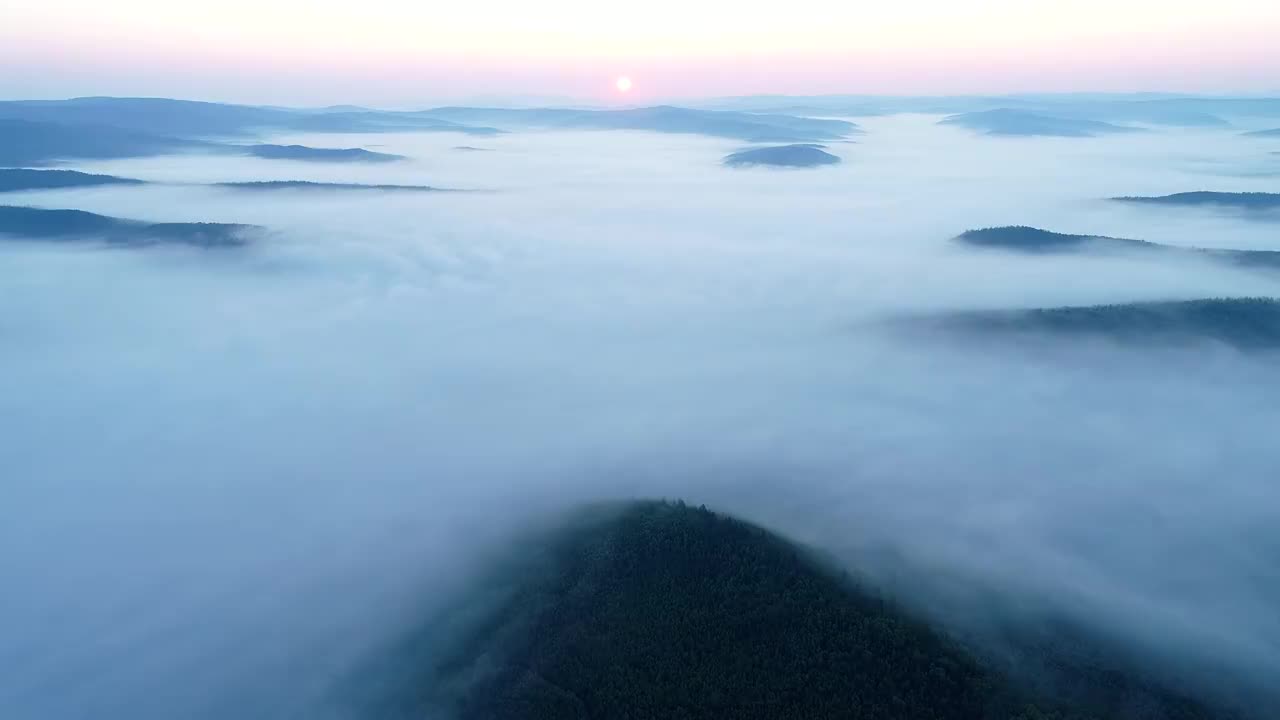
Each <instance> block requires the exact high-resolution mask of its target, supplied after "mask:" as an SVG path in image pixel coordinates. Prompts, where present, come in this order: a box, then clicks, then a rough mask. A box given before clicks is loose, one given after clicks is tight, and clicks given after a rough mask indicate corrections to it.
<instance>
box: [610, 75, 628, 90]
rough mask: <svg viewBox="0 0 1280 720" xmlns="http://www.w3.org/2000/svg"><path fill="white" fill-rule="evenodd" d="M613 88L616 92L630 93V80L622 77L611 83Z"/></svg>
mask: <svg viewBox="0 0 1280 720" xmlns="http://www.w3.org/2000/svg"><path fill="white" fill-rule="evenodd" d="M613 84H614V87H616V88H618V92H622V93H624V92H631V78H629V77H627V76H626V75H623V76H622V77H620V78H618V79H617V80H615V81H614V82H613Z"/></svg>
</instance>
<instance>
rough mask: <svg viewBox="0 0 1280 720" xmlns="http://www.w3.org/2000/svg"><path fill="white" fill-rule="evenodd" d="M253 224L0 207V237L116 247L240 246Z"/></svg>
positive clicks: (254, 228)
mask: <svg viewBox="0 0 1280 720" xmlns="http://www.w3.org/2000/svg"><path fill="white" fill-rule="evenodd" d="M256 230H258V228H257V227H255V226H253V225H239V224H229V223H206V222H195V223H189V222H176V223H148V222H142V221H138V220H125V219H122V218H115V217H108V216H106V215H97V214H95V213H90V212H84V211H83V210H46V209H41V208H31V207H14V206H0V237H7V238H11V239H20V240H39V241H54V242H104V243H107V244H109V245H116V246H132V247H145V246H152V245H166V244H168V245H190V246H195V247H201V248H230V247H239V246H242V245H245V244H247V243H248V242H249V240H250V237H251V235H252V234H253V233H254V232H255V231H256Z"/></svg>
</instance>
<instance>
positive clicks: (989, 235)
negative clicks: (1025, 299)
mask: <svg viewBox="0 0 1280 720" xmlns="http://www.w3.org/2000/svg"><path fill="white" fill-rule="evenodd" d="M956 240H957V241H959V242H961V243H964V244H966V245H972V246H974V247H983V248H999V249H1001V250H1015V251H1018V252H1031V253H1050V252H1064V251H1075V250H1080V249H1083V248H1085V247H1097V248H1101V247H1111V248H1123V249H1134V250H1144V249H1153V248H1158V247H1160V246H1159V245H1156V244H1155V243H1149V242H1146V241H1144V240H1127V239H1124V238H1112V237H1101V236H1094V235H1069V234H1065V233H1057V232H1050V231H1048V230H1041V229H1040V228H1033V227H1027V226H1025V225H1011V226H1005V227H989V228H982V229H979V230H966V231H965V232H963V233H961V234H960V235H957V236H956Z"/></svg>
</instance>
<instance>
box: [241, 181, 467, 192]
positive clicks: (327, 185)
mask: <svg viewBox="0 0 1280 720" xmlns="http://www.w3.org/2000/svg"><path fill="white" fill-rule="evenodd" d="M216 186H217V187H224V188H231V189H233V190H383V191H405V192H449V191H448V190H446V189H444V188H436V187H431V186H429V185H370V184H364V183H337V182H312V181H310V180H254V181H249V182H223V183H217V184H216Z"/></svg>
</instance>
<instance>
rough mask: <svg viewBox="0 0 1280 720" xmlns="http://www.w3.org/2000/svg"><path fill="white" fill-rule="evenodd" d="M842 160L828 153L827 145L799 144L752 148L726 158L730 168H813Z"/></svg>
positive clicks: (834, 163) (726, 163)
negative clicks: (765, 166)
mask: <svg viewBox="0 0 1280 720" xmlns="http://www.w3.org/2000/svg"><path fill="white" fill-rule="evenodd" d="M839 162H840V158H839V157H837V156H835V155H832V154H831V153H829V152H827V151H826V146H825V145H815V144H812V143H799V144H795V145H776V146H773V147H762V148H750V149H747V150H740V151H738V152H736V153H732V154H730V155H727V156H725V158H724V164H725V165H726V166H728V167H752V166H756V165H770V166H773V167H785V168H811V167H821V166H823V165H836V164H838V163H839Z"/></svg>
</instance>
